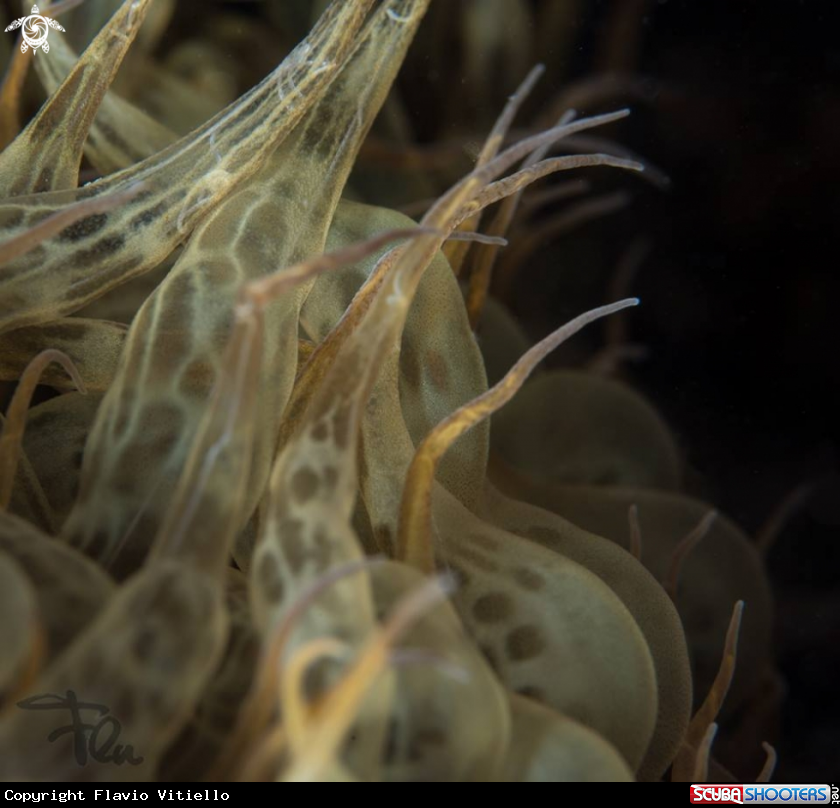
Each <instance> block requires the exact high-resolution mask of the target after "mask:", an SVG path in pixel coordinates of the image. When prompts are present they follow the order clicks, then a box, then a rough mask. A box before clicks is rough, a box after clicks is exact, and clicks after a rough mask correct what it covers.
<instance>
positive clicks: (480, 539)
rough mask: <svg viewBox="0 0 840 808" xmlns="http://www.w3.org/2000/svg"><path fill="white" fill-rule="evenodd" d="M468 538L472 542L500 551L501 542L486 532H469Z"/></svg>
mask: <svg viewBox="0 0 840 808" xmlns="http://www.w3.org/2000/svg"><path fill="white" fill-rule="evenodd" d="M466 539H467V541H468V542H470V544H476V545H478V546H479V547H483V548H484V549H485V550H489V551H490V552H494V553H495V552H498V550H499V542H498V541H496V539H493V538H491V537H490V536H487V535H485V534H484V533H467V534H466Z"/></svg>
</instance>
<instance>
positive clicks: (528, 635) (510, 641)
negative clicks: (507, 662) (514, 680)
mask: <svg viewBox="0 0 840 808" xmlns="http://www.w3.org/2000/svg"><path fill="white" fill-rule="evenodd" d="M505 649H506V650H507V655H508V656H509V657H510V658H511V659H512V660H513V661H514V662H524V661H525V660H528V659H533V658H534V657H538V656H539V655H540V654H541V653H542V652H543V651H544V650H545V639H544V638H543V636H542V634H541V633H540V630H539V629H538V628H537V627H536V626H520V627H519V628H515V629H514V630H513V631H511V632H510V634H508V636H507V639H506V640H505Z"/></svg>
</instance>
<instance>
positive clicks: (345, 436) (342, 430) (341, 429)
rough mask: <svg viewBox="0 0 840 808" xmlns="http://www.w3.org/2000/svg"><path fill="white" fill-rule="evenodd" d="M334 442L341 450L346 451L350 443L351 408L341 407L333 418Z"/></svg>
mask: <svg viewBox="0 0 840 808" xmlns="http://www.w3.org/2000/svg"><path fill="white" fill-rule="evenodd" d="M333 440H334V441H335V445H336V446H337V447H338V448H339V449H346V448H347V445H348V443H349V442H350V408H349V407H341V409H339V410H338V412H336V414H335V415H334V416H333Z"/></svg>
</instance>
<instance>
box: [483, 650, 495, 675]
mask: <svg viewBox="0 0 840 808" xmlns="http://www.w3.org/2000/svg"><path fill="white" fill-rule="evenodd" d="M481 653H482V655H483V656H484V658H485V659H486V660H487V664H488V665H489V666H490V667H491V668H492V669H493V670H494V671H496V672H497V673H498V671H499V658H498V656H496V652H495V651H494V650H493V649H492V648H491V647H490V646H489V645H482V646H481Z"/></svg>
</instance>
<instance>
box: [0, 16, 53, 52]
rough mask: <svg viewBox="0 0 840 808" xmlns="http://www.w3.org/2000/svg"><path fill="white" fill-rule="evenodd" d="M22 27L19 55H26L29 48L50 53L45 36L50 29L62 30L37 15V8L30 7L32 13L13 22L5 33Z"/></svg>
mask: <svg viewBox="0 0 840 808" xmlns="http://www.w3.org/2000/svg"><path fill="white" fill-rule="evenodd" d="M21 26H23V30H22V31H21V34H22V36H23V42H21V43H20V51H21V53H26V51H27V50H29V48H32V50H33V51H36V50H38V48H43V50H44V53H49V52H50V43H49V42H47V36H48V35H49V33H50V28H55V30H56V31H63V30H64V29H63V28H62V27H61V26H60V25H59V24H58V23H57V22H56V21H55V20H52V19H50V18H49V17H45V16H43V14H39V13H38V6H32V13H31V14H30V15H29V16H28V17H21V18H20V19H18V20H15V21H14V22H13V23H12V24H11V25H10V26H9V27H8V28H6V30H7V31H14V30H16V29H18V28H20V27H21Z"/></svg>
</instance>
